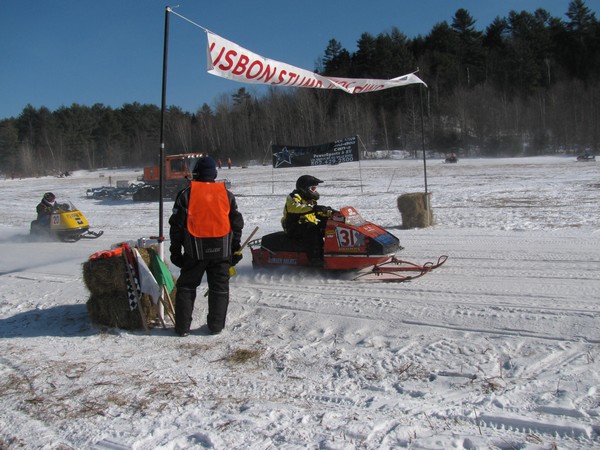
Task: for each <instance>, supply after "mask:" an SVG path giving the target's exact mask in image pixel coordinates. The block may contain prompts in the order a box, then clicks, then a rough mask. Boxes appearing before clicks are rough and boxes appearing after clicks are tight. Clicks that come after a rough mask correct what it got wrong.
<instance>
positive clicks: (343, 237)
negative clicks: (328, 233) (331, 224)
mask: <svg viewBox="0 0 600 450" xmlns="http://www.w3.org/2000/svg"><path fill="white" fill-rule="evenodd" d="M335 231H336V235H337V241H338V245H339V246H340V247H342V248H344V247H360V245H361V239H360V233H359V232H358V231H356V230H351V229H349V228H336V230H335Z"/></svg>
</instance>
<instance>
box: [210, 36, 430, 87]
mask: <svg viewBox="0 0 600 450" xmlns="http://www.w3.org/2000/svg"><path fill="white" fill-rule="evenodd" d="M207 37H208V51H207V65H208V73H210V74H212V75H216V76H219V77H222V78H227V79H229V80H234V81H238V82H241V83H254V84H269V85H272V86H286V87H303V88H314V89H341V90H343V91H345V92H347V93H349V94H361V93H365V92H375V91H381V90H382V89H389V88H394V87H400V86H406V85H409V84H414V83H422V84H425V82H424V81H423V80H421V79H420V78H419V77H417V76H416V75H415V74H414V73H409V74H407V75H402V76H399V77H397V78H392V79H390V80H379V79H367V78H339V77H324V76H321V75H318V74H316V73H314V72H311V71H309V70H305V69H301V68H299V67H294V66H292V65H289V64H286V63H283V62H281V61H275V60H274V59H269V58H265V57H263V56H260V55H257V54H256V53H253V52H251V51H250V50H246V49H245V48H243V47H240V46H239V45H237V44H236V43H234V42H231V41H228V40H227V39H224V38H222V37H221V36H218V35H216V34H214V33H212V32H210V31H209V32H207Z"/></svg>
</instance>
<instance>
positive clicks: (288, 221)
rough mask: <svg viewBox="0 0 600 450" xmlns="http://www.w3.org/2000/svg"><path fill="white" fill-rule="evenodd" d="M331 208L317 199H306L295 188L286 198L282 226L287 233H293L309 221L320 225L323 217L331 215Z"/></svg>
mask: <svg viewBox="0 0 600 450" xmlns="http://www.w3.org/2000/svg"><path fill="white" fill-rule="evenodd" d="M329 210H331V208H326V207H321V206H318V205H317V201H316V200H309V199H306V198H304V197H302V194H301V193H300V192H298V191H297V190H295V191H293V192H292V193H291V194H289V195H288V196H287V198H286V200H285V206H284V207H283V217H282V218H281V226H282V227H283V230H284V231H285V232H286V233H288V234H289V233H292V234H293V233H294V231H295V230H296V229H298V228H299V227H302V226H303V225H305V224H307V223H312V224H315V225H318V224H319V222H321V219H326V218H327V217H328V216H329V215H330V214H329V213H328V211H329Z"/></svg>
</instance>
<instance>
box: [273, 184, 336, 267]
mask: <svg viewBox="0 0 600 450" xmlns="http://www.w3.org/2000/svg"><path fill="white" fill-rule="evenodd" d="M320 183H323V181H322V180H319V179H318V178H316V177H313V176H312V175H302V176H301V177H300V178H298V180H297V181H296V189H295V190H294V191H292V192H291V193H290V194H289V195H288V196H287V198H286V200H285V206H284V207H283V217H282V218H281V225H282V227H283V231H285V234H286V235H288V236H289V237H291V238H292V239H298V240H302V241H304V242H305V243H306V245H307V249H308V258H309V260H310V264H311V265H314V266H321V265H323V237H324V234H325V225H326V224H327V218H328V217H331V216H332V215H333V214H334V213H335V212H336V211H335V210H334V209H332V208H330V207H329V206H320V205H317V200H319V197H320V195H319V192H318V191H317V187H318V185H319V184H320Z"/></svg>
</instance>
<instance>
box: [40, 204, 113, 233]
mask: <svg viewBox="0 0 600 450" xmlns="http://www.w3.org/2000/svg"><path fill="white" fill-rule="evenodd" d="M103 233H104V232H103V231H98V232H95V231H90V226H89V224H88V221H87V219H86V218H85V216H84V215H83V214H82V213H81V211H79V210H78V209H77V208H76V207H75V206H74V205H73V204H72V203H71V202H67V203H61V204H58V205H57V208H56V210H55V211H54V212H53V213H52V214H51V215H50V221H49V222H48V219H46V220H44V219H41V220H34V221H32V222H31V229H30V235H31V236H33V237H40V238H50V239H58V240H61V241H63V242H77V241H78V240H80V239H82V238H83V239H96V238H99V237H100V236H102V234H103Z"/></svg>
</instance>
